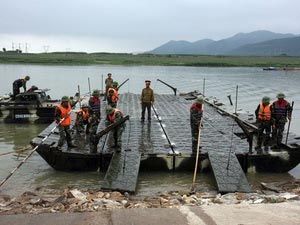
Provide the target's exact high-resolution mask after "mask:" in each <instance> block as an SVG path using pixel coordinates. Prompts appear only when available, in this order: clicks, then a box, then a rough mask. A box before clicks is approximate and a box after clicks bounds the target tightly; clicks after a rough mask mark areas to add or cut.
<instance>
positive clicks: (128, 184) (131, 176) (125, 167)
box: [101, 149, 141, 192]
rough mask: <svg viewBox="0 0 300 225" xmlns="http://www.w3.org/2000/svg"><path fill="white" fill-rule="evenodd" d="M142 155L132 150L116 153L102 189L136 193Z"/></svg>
mask: <svg viewBox="0 0 300 225" xmlns="http://www.w3.org/2000/svg"><path fill="white" fill-rule="evenodd" d="M140 161H141V153H139V152H138V151H132V150H131V149H126V150H123V151H122V152H120V153H114V155H113V157H112V159H111V161H110V164H109V167H108V170H107V172H106V174H105V177H104V182H103V185H102V187H101V188H102V189H108V190H116V191H127V192H135V189H136V184H137V179H138V174H139V168H140Z"/></svg>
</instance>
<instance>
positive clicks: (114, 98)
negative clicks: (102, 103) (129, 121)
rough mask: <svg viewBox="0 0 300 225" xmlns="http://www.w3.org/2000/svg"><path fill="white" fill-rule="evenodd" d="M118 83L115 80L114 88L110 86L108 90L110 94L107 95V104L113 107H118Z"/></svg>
mask: <svg viewBox="0 0 300 225" xmlns="http://www.w3.org/2000/svg"><path fill="white" fill-rule="evenodd" d="M117 85H118V84H117V82H114V88H110V89H109V90H108V95H107V104H108V105H110V106H111V107H113V108H116V107H117V103H118V100H119V93H118V90H117Z"/></svg>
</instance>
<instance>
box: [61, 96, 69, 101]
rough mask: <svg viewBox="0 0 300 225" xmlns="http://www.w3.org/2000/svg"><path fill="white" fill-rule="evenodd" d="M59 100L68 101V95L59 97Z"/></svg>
mask: <svg viewBox="0 0 300 225" xmlns="http://www.w3.org/2000/svg"><path fill="white" fill-rule="evenodd" d="M61 101H62V102H68V101H69V97H68V96H63V97H62V98H61Z"/></svg>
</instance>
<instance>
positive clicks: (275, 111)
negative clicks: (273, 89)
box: [272, 92, 292, 149]
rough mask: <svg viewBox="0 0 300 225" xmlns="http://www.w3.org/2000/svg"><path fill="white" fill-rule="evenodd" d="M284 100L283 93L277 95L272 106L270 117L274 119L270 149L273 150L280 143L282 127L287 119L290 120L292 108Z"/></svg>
mask: <svg viewBox="0 0 300 225" xmlns="http://www.w3.org/2000/svg"><path fill="white" fill-rule="evenodd" d="M284 98H285V94H284V93H282V92H281V93H278V94H277V100H276V101H274V102H273V104H272V117H273V118H274V125H273V127H272V128H273V129H272V139H273V146H272V148H274V149H276V148H278V147H279V146H280V144H281V142H282V138H283V131H284V126H285V123H286V122H287V119H288V120H291V119H292V107H291V105H290V103H289V102H288V101H286V100H285V99H284Z"/></svg>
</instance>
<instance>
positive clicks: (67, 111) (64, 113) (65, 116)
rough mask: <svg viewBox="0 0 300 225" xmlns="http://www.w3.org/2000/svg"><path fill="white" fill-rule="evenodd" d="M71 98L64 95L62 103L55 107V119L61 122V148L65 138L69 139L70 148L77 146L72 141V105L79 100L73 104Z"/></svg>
mask: <svg viewBox="0 0 300 225" xmlns="http://www.w3.org/2000/svg"><path fill="white" fill-rule="evenodd" d="M69 100H70V99H69V97H68V96H63V97H62V98H61V103H60V104H59V105H57V106H56V109H55V121H56V123H58V124H59V126H58V130H59V141H58V144H57V147H58V148H59V149H61V147H62V146H63V144H64V142H65V139H66V140H67V145H68V147H69V148H73V147H76V145H74V144H73V143H72V138H71V130H70V124H71V111H72V107H73V106H74V105H75V104H76V103H77V102H75V103H74V105H71V104H70V102H69Z"/></svg>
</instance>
